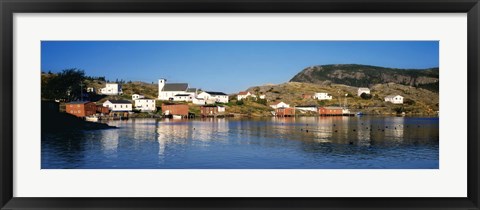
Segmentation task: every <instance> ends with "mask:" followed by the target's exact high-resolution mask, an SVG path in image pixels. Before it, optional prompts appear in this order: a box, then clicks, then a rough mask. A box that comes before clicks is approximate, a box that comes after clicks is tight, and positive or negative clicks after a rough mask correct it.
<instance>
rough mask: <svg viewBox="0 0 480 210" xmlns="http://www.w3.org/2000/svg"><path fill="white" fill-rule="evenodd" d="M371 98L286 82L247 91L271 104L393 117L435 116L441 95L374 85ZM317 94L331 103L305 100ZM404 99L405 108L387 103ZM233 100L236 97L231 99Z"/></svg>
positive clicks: (347, 89) (335, 87) (340, 88)
mask: <svg viewBox="0 0 480 210" xmlns="http://www.w3.org/2000/svg"><path fill="white" fill-rule="evenodd" d="M370 89H371V94H372V96H373V97H372V98H371V99H362V98H361V97H358V96H357V87H353V86H348V85H342V84H313V83H302V82H287V83H283V84H279V85H264V86H255V87H251V88H249V89H247V91H250V92H251V93H255V94H265V95H266V98H267V100H268V101H269V103H272V102H279V101H283V102H285V103H288V104H290V105H292V106H298V105H318V106H347V107H348V108H350V109H351V110H353V111H362V112H364V113H370V114H392V113H394V112H396V111H397V110H399V111H401V112H406V113H407V114H415V115H435V114H436V111H438V109H439V96H438V93H436V92H433V91H429V90H426V89H423V88H417V87H412V86H407V85H402V84H395V83H387V84H376V85H371V87H370ZM317 92H325V93H329V94H330V95H332V96H333V99H332V100H328V101H318V100H315V99H312V98H303V97H302V94H307V95H313V94H314V93H317ZM392 94H399V95H402V96H404V97H405V98H404V102H405V103H404V104H403V105H394V104H392V103H389V102H385V101H384V98H385V96H387V95H392ZM232 98H234V97H232Z"/></svg>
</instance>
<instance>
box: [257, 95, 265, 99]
mask: <svg viewBox="0 0 480 210" xmlns="http://www.w3.org/2000/svg"><path fill="white" fill-rule="evenodd" d="M258 98H260V99H266V98H267V96H266V95H260V96H258Z"/></svg>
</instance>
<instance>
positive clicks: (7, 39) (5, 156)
mask: <svg viewBox="0 0 480 210" xmlns="http://www.w3.org/2000/svg"><path fill="white" fill-rule="evenodd" d="M0 11H1V19H2V20H1V21H2V25H1V26H0V31H1V33H0V40H1V43H0V47H1V53H2V55H1V56H0V64H1V68H2V72H1V73H0V81H1V84H0V98H1V99H2V103H1V104H0V110H1V112H0V119H1V121H0V123H1V124H2V125H1V127H0V135H1V138H2V140H1V142H0V153H1V165H0V190H1V191H0V192H1V196H0V206H4V205H5V204H6V203H7V202H9V201H10V200H11V199H12V198H13V103H12V101H13V100H12V99H13V79H12V78H13V63H12V62H13V60H12V59H11V58H12V57H13V55H11V54H12V53H13V43H12V40H13V39H12V38H13V22H12V20H13V19H12V16H13V13H12V11H11V10H10V9H9V8H8V6H7V5H6V4H5V2H3V1H0ZM9 31H10V32H11V33H7V32H9ZM9 93H10V94H9Z"/></svg>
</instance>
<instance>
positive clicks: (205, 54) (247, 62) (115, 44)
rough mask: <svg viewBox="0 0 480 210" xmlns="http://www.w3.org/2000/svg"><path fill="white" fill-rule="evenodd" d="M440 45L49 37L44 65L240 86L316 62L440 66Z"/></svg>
mask: <svg viewBox="0 0 480 210" xmlns="http://www.w3.org/2000/svg"><path fill="white" fill-rule="evenodd" d="M438 50H439V44H438V42H437V41H42V48H41V51H42V52H41V53H42V54H41V56H42V58H41V62H42V63H41V68H42V71H45V72H47V71H52V72H59V71H61V70H63V69H68V68H78V69H82V70H84V71H85V72H86V74H87V75H89V76H105V77H106V78H107V79H109V80H116V79H119V80H120V79H123V80H125V81H129V80H132V81H144V82H155V83H157V80H158V79H159V78H166V79H167V83H168V82H188V83H189V85H190V87H197V88H202V89H203V90H212V91H223V92H226V93H233V92H238V91H241V90H244V89H247V88H249V87H252V86H257V85H262V84H266V83H274V84H279V83H284V82H287V81H289V80H290V79H291V78H292V77H293V76H294V75H295V74H297V73H298V72H300V71H301V70H302V69H304V68H306V67H308V66H313V65H324V64H367V65H374V66H383V67H391V68H415V69H418V68H431V67H438V66H439V51H438Z"/></svg>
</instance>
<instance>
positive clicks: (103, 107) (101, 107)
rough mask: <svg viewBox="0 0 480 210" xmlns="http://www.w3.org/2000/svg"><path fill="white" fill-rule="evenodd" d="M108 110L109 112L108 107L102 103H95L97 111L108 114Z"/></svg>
mask: <svg viewBox="0 0 480 210" xmlns="http://www.w3.org/2000/svg"><path fill="white" fill-rule="evenodd" d="M109 112H110V109H108V107H106V106H103V105H97V113H101V114H108V113H109Z"/></svg>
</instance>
